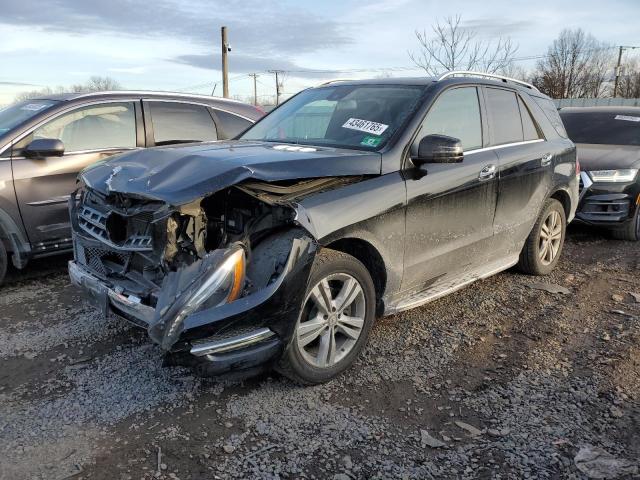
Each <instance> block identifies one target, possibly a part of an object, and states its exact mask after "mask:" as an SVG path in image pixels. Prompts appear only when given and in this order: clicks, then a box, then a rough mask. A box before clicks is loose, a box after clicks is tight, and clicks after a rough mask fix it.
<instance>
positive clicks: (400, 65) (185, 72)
mask: <svg viewBox="0 0 640 480" xmlns="http://www.w3.org/2000/svg"><path fill="white" fill-rule="evenodd" d="M458 14H459V15H462V22H463V26H464V27H465V28H470V29H473V30H474V31H476V32H477V35H478V37H480V38H485V39H497V38H498V37H500V36H502V37H510V38H511V39H512V41H513V42H514V43H515V44H517V45H518V51H517V54H516V57H517V58H522V57H525V58H527V57H531V56H536V55H543V54H544V53H545V52H546V50H547V47H548V46H549V44H550V43H551V42H552V41H553V39H554V38H556V37H557V35H558V34H559V32H560V31H561V30H562V29H563V28H582V29H584V30H585V31H587V32H589V33H591V34H593V35H594V36H595V37H596V38H597V39H598V40H601V41H606V42H608V43H610V44H612V45H630V46H636V45H637V46H640V29H638V28H637V20H638V18H639V16H640V0H606V1H603V0H536V1H535V2H532V1H531V0H526V1H525V0H485V1H478V0H448V1H442V0H369V1H368V2H363V1H356V0H325V1H322V0H315V1H311V0H298V1H289V0H282V1H275V0H261V1H254V0H244V1H242V0H207V1H204V0H154V1H152V2H142V1H138V0H108V1H95V0H93V1H91V0H0V58H1V59H2V69H0V105H1V104H7V103H10V102H11V101H12V100H13V98H14V97H15V95H16V94H17V93H19V92H21V91H25V90H35V89H39V88H43V87H45V86H50V87H55V86H57V85H63V86H65V85H72V84H77V83H83V82H84V81H86V80H87V79H88V78H89V77H90V76H92V75H100V76H109V77H112V78H114V79H116V80H117V81H118V82H119V83H120V84H121V85H123V86H124V87H126V88H127V89H143V90H170V91H184V92H192V93H204V94H210V93H211V92H212V90H213V89H214V86H215V91H214V94H216V95H221V94H222V85H221V83H220V79H221V72H220V67H219V65H220V50H221V46H220V27H221V26H222V25H226V26H227V28H228V37H229V42H230V44H231V53H230V54H229V72H230V73H229V76H230V79H231V81H230V93H231V95H241V96H248V95H251V94H252V91H253V81H252V80H251V79H250V78H249V77H248V75H247V74H248V73H252V72H259V73H260V76H259V77H258V94H259V95H265V96H266V95H273V94H274V91H275V80H274V77H273V75H272V74H270V73H268V72H267V70H273V69H278V70H286V71H288V72H289V73H287V74H286V76H285V81H284V92H285V94H290V93H294V92H295V91H298V90H300V89H301V88H304V87H307V86H311V85H314V84H317V83H318V82H320V81H321V80H322V79H326V78H366V77H374V76H377V75H380V74H381V73H382V72H384V71H387V72H390V74H392V75H394V76H401V75H405V76H415V75H419V74H420V73H421V72H420V71H419V70H417V69H414V70H411V69H410V67H412V62H411V60H410V59H409V56H408V53H407V52H408V51H415V49H416V45H417V42H416V37H415V31H416V30H420V31H422V30H425V29H426V30H429V29H430V27H431V25H433V24H434V23H435V21H437V20H439V19H440V20H441V19H443V18H444V17H447V16H451V15H458ZM638 51H640V50H638ZM520 62H521V64H522V66H523V67H525V68H530V67H532V66H533V63H535V60H521V61H520ZM318 70H320V71H321V72H326V73H318Z"/></svg>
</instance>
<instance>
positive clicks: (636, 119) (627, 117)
mask: <svg viewBox="0 0 640 480" xmlns="http://www.w3.org/2000/svg"><path fill="white" fill-rule="evenodd" d="M615 119H616V120H626V121H627V122H640V117H632V116H630V115H616V118H615Z"/></svg>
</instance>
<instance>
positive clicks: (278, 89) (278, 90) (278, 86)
mask: <svg viewBox="0 0 640 480" xmlns="http://www.w3.org/2000/svg"><path fill="white" fill-rule="evenodd" d="M269 73H273V74H275V76H276V105H280V79H279V78H278V75H279V74H281V73H284V70H269Z"/></svg>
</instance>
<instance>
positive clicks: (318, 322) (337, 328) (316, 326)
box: [277, 249, 376, 385]
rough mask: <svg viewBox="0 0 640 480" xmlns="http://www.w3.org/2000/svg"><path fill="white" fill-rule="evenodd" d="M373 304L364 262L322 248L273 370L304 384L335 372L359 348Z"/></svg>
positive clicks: (328, 377) (350, 360)
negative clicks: (293, 328) (297, 313)
mask: <svg viewBox="0 0 640 480" xmlns="http://www.w3.org/2000/svg"><path fill="white" fill-rule="evenodd" d="M375 304H376V298H375V290H374V287H373V281H372V280H371V276H370V275H369V272H368V271H367V269H366V268H365V266H364V265H363V264H362V263H360V262H359V261H358V260H357V259H355V258H354V257H352V256H351V255H347V254H346V253H342V252H337V251H335V250H328V249H325V250H322V251H321V252H320V253H319V254H318V257H317V258H316V260H315V262H314V265H313V267H312V270H311V275H310V277H309V284H308V287H307V291H306V295H305V299H304V301H303V304H302V310H301V311H300V315H299V318H298V322H297V324H296V328H295V331H294V333H293V336H292V339H291V341H290V343H289V345H288V347H287V349H286V350H285V352H284V354H283V356H282V358H281V359H280V362H279V363H278V366H277V369H278V370H279V371H280V372H281V373H283V374H284V375H286V376H287V377H289V378H291V379H292V380H294V381H296V382H298V383H301V384H304V385H313V384H317V383H322V382H326V381H328V380H331V379H332V378H334V377H335V376H337V375H339V374H340V373H342V372H343V371H344V370H346V369H347V368H349V366H350V365H351V364H352V363H353V362H354V361H355V359H356V358H357V357H358V355H359V353H360V352H361V350H362V348H363V347H364V345H365V343H366V341H367V337H368V336H369V331H370V330H371V327H372V326H373V323H374V320H375Z"/></svg>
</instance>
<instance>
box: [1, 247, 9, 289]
mask: <svg viewBox="0 0 640 480" xmlns="http://www.w3.org/2000/svg"><path fill="white" fill-rule="evenodd" d="M8 263H9V257H8V256H7V249H6V248H4V244H3V243H2V240H0V285H2V282H3V281H4V277H5V275H6V274H7V265H8Z"/></svg>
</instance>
